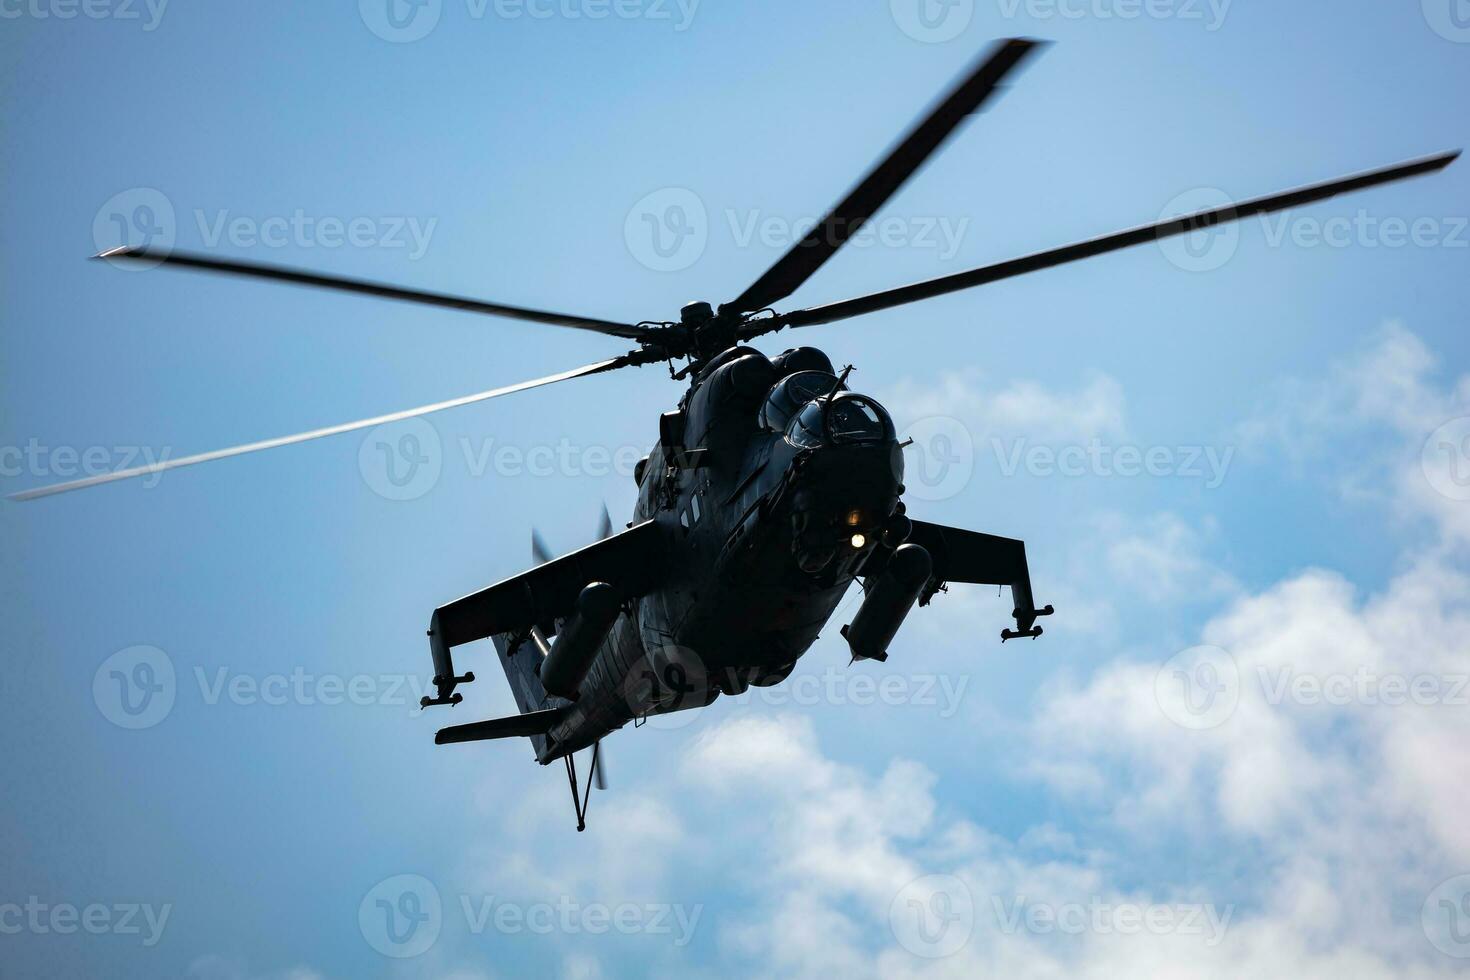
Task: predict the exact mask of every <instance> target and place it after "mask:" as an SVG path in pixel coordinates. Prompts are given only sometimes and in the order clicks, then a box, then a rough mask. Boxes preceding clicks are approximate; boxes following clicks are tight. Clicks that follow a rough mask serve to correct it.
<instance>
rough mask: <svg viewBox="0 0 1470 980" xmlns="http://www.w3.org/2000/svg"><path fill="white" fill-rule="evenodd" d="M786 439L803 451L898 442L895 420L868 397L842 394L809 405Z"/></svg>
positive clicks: (793, 424)
mask: <svg viewBox="0 0 1470 980" xmlns="http://www.w3.org/2000/svg"><path fill="white" fill-rule="evenodd" d="M786 438H787V439H789V440H790V441H791V443H792V444H793V445H796V446H800V447H801V448H802V449H816V448H817V447H818V446H846V445H854V444H859V443H869V442H885V441H891V440H893V439H894V438H895V435H894V430H893V419H891V418H889V416H888V412H887V411H886V410H885V409H884V408H883V406H882V405H879V404H878V403H877V402H876V401H874V400H873V399H871V398H869V397H868V396H867V395H859V394H855V393H853V392H850V391H839V392H837V393H836V394H835V395H832V396H830V397H826V396H824V397H820V398H817V399H815V400H813V401H810V402H808V403H807V404H806V406H805V407H804V408H802V410H801V411H800V412H798V413H797V414H796V416H795V418H793V419H792V420H791V422H790V423H789V425H788V426H787V429H786Z"/></svg>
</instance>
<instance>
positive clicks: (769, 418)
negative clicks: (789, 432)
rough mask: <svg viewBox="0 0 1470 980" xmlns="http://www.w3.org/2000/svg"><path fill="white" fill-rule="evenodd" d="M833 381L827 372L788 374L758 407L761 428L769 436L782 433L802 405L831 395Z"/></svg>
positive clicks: (834, 385) (833, 386)
mask: <svg viewBox="0 0 1470 980" xmlns="http://www.w3.org/2000/svg"><path fill="white" fill-rule="evenodd" d="M836 387H837V378H836V376H834V375H833V374H832V373H831V372H830V371H797V372H796V373H795V374H788V375H787V376H786V377H784V378H782V379H781V380H780V381H778V382H776V384H775V386H773V387H772V388H771V393H770V394H769V395H767V396H766V403H765V404H764V405H762V406H761V415H760V424H761V427H762V428H764V429H767V430H769V431H771V432H785V431H786V426H787V424H788V423H789V422H790V421H791V417H792V416H793V415H795V414H796V413H797V412H799V411H801V408H802V406H803V405H806V404H808V403H809V402H811V401H813V400H814V399H817V398H821V397H822V396H823V395H830V394H832V390H833V389H834V388H836Z"/></svg>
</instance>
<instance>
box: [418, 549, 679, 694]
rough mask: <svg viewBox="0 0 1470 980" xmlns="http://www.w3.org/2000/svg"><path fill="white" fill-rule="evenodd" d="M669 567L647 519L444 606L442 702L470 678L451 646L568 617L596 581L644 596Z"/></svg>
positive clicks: (438, 634)
mask: <svg viewBox="0 0 1470 980" xmlns="http://www.w3.org/2000/svg"><path fill="white" fill-rule="evenodd" d="M667 569H668V561H667V553H666V549H665V541H664V532H663V530H662V529H661V528H660V527H659V526H658V525H657V524H656V523H655V522H653V521H651V520H650V521H644V522H643V523H641V524H637V525H635V526H633V527H631V528H629V529H628V530H626V531H623V532H622V533H620V534H614V535H613V536H612V537H610V538H604V539H603V540H601V541H598V542H597V543H595V544H590V545H588V546H587V547H585V548H582V549H580V550H578V551H573V552H571V553H570V554H567V555H563V556H561V557H560V558H553V559H552V560H550V561H548V562H545V563H543V564H540V565H537V566H536V567H535V568H532V569H529V570H528V571H524V572H522V573H520V574H519V575H514V576H512V577H510V578H508V579H505V580H504V581H501V582H497V583H496V584H494V585H492V586H490V587H489V588H486V589H481V590H480V591H479V592H473V593H471V594H470V595H467V596H464V597H463V598H460V599H456V600H454V601H453V602H451V603H448V604H447V605H443V606H440V607H439V608H438V609H436V610H434V615H433V618H432V619H431V620H430V621H429V648H430V650H431V652H432V653H433V656H434V684H435V687H436V688H437V689H438V695H439V699H438V702H437V703H449V702H450V698H451V695H452V694H453V691H454V687H455V685H456V684H459V683H463V682H466V681H467V680H468V679H471V678H472V675H465V676H463V677H456V676H455V673H454V663H453V658H452V657H451V655H450V650H451V649H452V648H453V647H457V646H460V645H462V644H465V643H470V642H473V641H474V640H483V639H485V638H486V637H490V636H494V635H496V634H498V633H523V632H528V631H529V630H530V629H531V627H533V626H536V625H538V624H542V623H549V622H551V621H553V620H556V619H559V618H562V617H564V616H567V615H570V614H571V613H572V612H573V611H574V609H575V608H576V603H577V596H578V595H580V594H581V592H582V590H583V589H584V588H586V587H587V585H588V584H589V583H591V582H607V583H608V584H609V585H611V586H612V587H613V588H614V589H616V590H617V593H618V595H619V596H621V598H622V599H624V600H628V599H635V598H638V597H640V596H644V595H647V594H648V593H649V592H652V591H653V590H654V589H656V588H657V587H658V586H659V584H660V583H661V582H662V581H663V580H664V577H665V575H666V574H667Z"/></svg>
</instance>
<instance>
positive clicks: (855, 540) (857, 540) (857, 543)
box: [852, 534, 868, 548]
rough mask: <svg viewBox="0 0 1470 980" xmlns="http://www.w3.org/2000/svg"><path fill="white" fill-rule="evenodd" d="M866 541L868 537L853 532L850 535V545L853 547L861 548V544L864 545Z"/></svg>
mask: <svg viewBox="0 0 1470 980" xmlns="http://www.w3.org/2000/svg"><path fill="white" fill-rule="evenodd" d="M867 543H868V539H867V538H866V537H865V536H863V535H861V534H854V535H853V536H852V546H853V547H854V548H861V547H862V546H863V545H865V544H867Z"/></svg>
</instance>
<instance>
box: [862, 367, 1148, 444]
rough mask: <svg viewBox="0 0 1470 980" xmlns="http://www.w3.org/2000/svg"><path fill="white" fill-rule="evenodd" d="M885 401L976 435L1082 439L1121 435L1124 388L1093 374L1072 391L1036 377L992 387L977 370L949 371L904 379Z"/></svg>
mask: <svg viewBox="0 0 1470 980" xmlns="http://www.w3.org/2000/svg"><path fill="white" fill-rule="evenodd" d="M884 403H885V404H891V405H901V406H903V410H904V414H905V417H906V418H908V419H920V418H924V417H926V416H932V415H941V416H947V417H949V418H953V419H958V420H959V421H960V422H962V423H964V425H965V427H966V428H967V429H969V430H970V433H971V435H972V436H973V437H974V438H976V439H977V440H978V439H981V438H983V437H987V436H994V437H998V438H1018V437H1023V438H1025V439H1027V440H1029V441H1030V442H1033V443H1049V442H1059V443H1067V444H1073V445H1080V444H1083V443H1085V442H1087V440H1089V439H1091V438H1094V437H1096V438H1111V439H1121V438H1123V437H1124V436H1125V434H1126V431H1127V427H1126V425H1125V421H1124V418H1125V410H1124V398H1123V388H1122V386H1121V385H1120V384H1118V382H1117V381H1115V380H1114V379H1113V378H1110V377H1108V376H1107V375H1097V376H1094V377H1093V378H1091V379H1089V380H1088V382H1087V384H1085V385H1084V386H1083V387H1081V388H1079V389H1076V390H1075V391H1072V390H1068V391H1060V392H1058V391H1052V390H1050V389H1047V388H1045V387H1043V386H1041V385H1039V384H1037V383H1036V382H1034V381H1025V380H1017V381H1011V382H1009V383H1008V384H1006V385H1004V386H1002V387H991V386H990V385H989V384H988V382H987V380H986V377H985V375H984V374H983V373H982V372H979V371H973V370H971V371H947V372H945V373H943V374H942V375H940V377H939V380H938V382H937V383H934V382H926V383H920V382H918V381H914V380H907V381H903V382H901V383H899V384H898V385H896V386H895V387H894V390H893V391H892V392H889V393H887V396H886V397H885V398H884Z"/></svg>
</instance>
